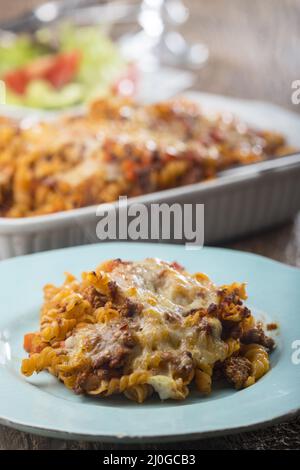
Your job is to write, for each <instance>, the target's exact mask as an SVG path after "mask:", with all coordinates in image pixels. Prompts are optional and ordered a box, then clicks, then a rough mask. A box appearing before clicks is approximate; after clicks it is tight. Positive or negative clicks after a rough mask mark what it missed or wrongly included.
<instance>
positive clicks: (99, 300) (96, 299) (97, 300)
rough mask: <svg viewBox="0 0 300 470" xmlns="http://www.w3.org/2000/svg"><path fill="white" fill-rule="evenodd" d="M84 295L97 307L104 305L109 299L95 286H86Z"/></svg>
mask: <svg viewBox="0 0 300 470" xmlns="http://www.w3.org/2000/svg"><path fill="white" fill-rule="evenodd" d="M82 295H83V297H84V298H85V299H86V300H87V301H88V302H89V303H90V304H91V306H92V307H93V308H95V309H96V308H99V307H103V306H104V305H105V303H106V301H107V298H106V297H105V295H103V294H101V293H100V292H98V291H97V290H96V289H95V287H93V286H88V287H86V288H85V289H84V291H83V294H82Z"/></svg>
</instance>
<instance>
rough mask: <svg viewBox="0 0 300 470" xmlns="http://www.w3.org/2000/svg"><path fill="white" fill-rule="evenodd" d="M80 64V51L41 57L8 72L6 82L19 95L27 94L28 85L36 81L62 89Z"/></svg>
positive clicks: (5, 77)
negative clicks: (45, 81)
mask: <svg viewBox="0 0 300 470" xmlns="http://www.w3.org/2000/svg"><path fill="white" fill-rule="evenodd" d="M79 64H80V53H79V52H78V51H73V52H66V53H63V54H57V55H53V56H45V57H40V58H39V59H36V60H34V61H33V62H31V63H30V64H29V65H27V66H25V67H22V68H20V69H16V70H13V71H11V72H8V73H7V74H6V75H5V76H4V81H5V83H6V85H7V86H8V87H9V88H10V89H11V90H12V91H14V92H15V93H18V94H23V93H25V91H26V87H27V85H28V83H29V82H30V81H31V80H36V79H43V80H47V81H49V82H50V83H51V84H52V85H53V86H54V87H55V88H60V87H62V86H63V85H66V84H67V83H69V82H70V81H71V80H72V79H73V78H74V76H75V75H76V73H77V71H78V67H79Z"/></svg>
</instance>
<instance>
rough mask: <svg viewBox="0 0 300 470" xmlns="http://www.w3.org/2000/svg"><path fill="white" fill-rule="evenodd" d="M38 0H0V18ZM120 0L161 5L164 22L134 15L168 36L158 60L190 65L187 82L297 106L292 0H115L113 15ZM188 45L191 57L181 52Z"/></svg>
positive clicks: (296, 6) (299, 20)
mask: <svg viewBox="0 0 300 470" xmlns="http://www.w3.org/2000/svg"><path fill="white" fill-rule="evenodd" d="M44 3H45V2H41V1H39V0H13V1H11V0H0V23H3V22H6V21H8V20H11V19H14V18H16V17H17V16H18V15H21V14H23V13H24V12H28V11H29V10H30V9H31V8H33V7H36V6H39V5H42V4H44ZM57 3H58V4H61V5H64V4H66V3H68V2H64V1H60V2H57ZM83 3H86V4H88V3H89V0H87V1H86V2H83ZM94 3H95V2H94ZM96 3H105V2H96ZM106 3H110V4H113V3H116V2H113V1H111V2H106ZM122 3H124V4H128V3H130V5H132V4H135V5H138V6H139V7H140V6H141V5H142V7H143V8H144V9H145V8H146V9H148V10H149V9H150V10H151V11H153V10H158V11H160V12H163V13H162V17H163V28H164V30H163V29H161V25H159V24H158V23H157V21H156V19H155V18H154V20H153V14H152V16H151V14H150V15H148V16H147V15H146V17H145V18H144V19H141V17H140V21H142V22H143V21H144V23H143V24H144V26H145V28H146V30H147V31H148V32H150V36H152V39H153V35H154V36H155V35H156V38H157V35H160V34H164V35H165V38H166V37H167V41H166V42H167V46H166V47H164V46H165V44H164V46H163V47H160V49H159V51H160V52H159V57H160V60H162V62H164V63H165V64H167V65H168V66H170V65H171V66H176V67H177V68H180V69H185V70H189V71H191V69H192V77H193V78H192V81H193V83H191V80H190V78H191V77H190V76H188V77H186V76H185V77H183V82H182V83H183V87H186V86H192V88H194V89H197V90H201V91H208V92H213V93H222V94H227V95H231V96H237V97H243V98H251V99H258V100H268V101H271V102H273V103H277V104H280V105H282V106H284V107H286V108H290V109H292V110H294V111H295V112H298V113H299V112H300V106H296V105H293V104H292V102H291V93H292V90H291V84H292V82H293V80H296V79H299V78H300V54H299V44H300V28H299V24H300V2H299V1H298V0H264V1H263V2H262V1H260V0H252V1H249V0H227V1H226V2H225V1H223V0H210V1H207V0H185V1H184V4H182V2H181V1H179V0H178V1H177V0H174V1H173V0H165V1H163V0H145V1H144V2H141V1H131V2H120V1H118V2H117V6H116V9H115V15H116V17H118V16H120V12H121V10H120V8H121V7H120V4H122ZM183 5H184V6H183ZM117 12H119V13H117ZM50 16H51V12H50ZM121 16H122V15H121ZM100 17H101V14H100ZM94 18H95V17H94ZM166 32H167V33H168V35H167V36H166ZM184 41H185V42H184ZM187 48H190V49H187ZM129 49H131V50H132V49H133V48H132V47H131V46H129ZM168 49H170V50H171V56H172V53H174V51H175V59H174V54H173V58H172V57H171V58H170V54H169V52H170V50H168ZM156 52H157V51H156ZM187 52H188V54H190V56H189V59H191V60H189V59H188V60H187ZM138 54H140V55H141V52H140V51H139V52H138ZM156 57H158V55H156ZM206 59H207V60H206ZM193 62H194V63H193ZM0 65H1V64H0ZM175 78H176V77H175ZM173 79H174V77H171V81H172V80H173ZM181 85H182V84H181ZM181 85H179V88H181ZM175 91H176V90H175Z"/></svg>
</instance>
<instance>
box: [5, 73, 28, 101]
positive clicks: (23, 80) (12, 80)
mask: <svg viewBox="0 0 300 470" xmlns="http://www.w3.org/2000/svg"><path fill="white" fill-rule="evenodd" d="M3 78H4V82H5V84H6V86H7V87H8V88H10V89H11V90H12V91H14V92H15V93H17V94H18V95H23V93H25V90H26V87H27V84H28V81H29V80H28V77H27V74H26V71H25V70H24V69H18V70H13V71H12V72H8V73H7V74H6V75H5V76H4V77H3Z"/></svg>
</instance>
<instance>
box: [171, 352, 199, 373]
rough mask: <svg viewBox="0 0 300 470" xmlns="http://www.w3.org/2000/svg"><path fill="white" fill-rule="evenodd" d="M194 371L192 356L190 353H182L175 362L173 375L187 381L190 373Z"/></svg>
mask: <svg viewBox="0 0 300 470" xmlns="http://www.w3.org/2000/svg"><path fill="white" fill-rule="evenodd" d="M193 370H194V361H193V356H192V354H191V353H190V351H183V353H182V354H181V355H180V357H179V358H177V360H176V362H175V373H176V375H177V374H178V377H181V378H182V379H183V380H185V379H188V378H189V376H190V374H191V373H192V371H193Z"/></svg>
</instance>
